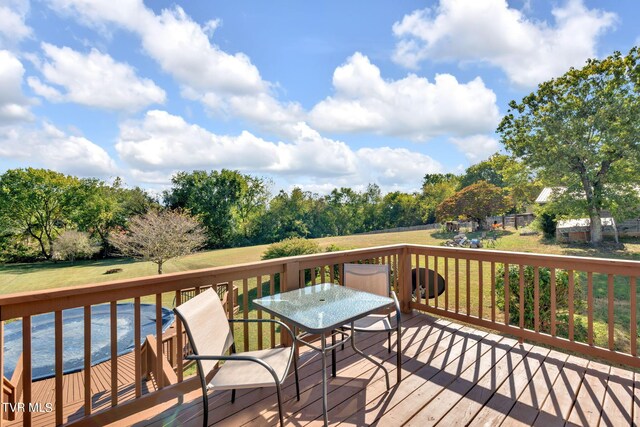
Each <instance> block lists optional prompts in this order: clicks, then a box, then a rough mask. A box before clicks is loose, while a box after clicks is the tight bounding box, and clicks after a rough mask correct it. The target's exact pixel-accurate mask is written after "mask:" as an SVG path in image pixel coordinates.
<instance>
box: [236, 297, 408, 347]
mask: <svg viewBox="0 0 640 427" xmlns="http://www.w3.org/2000/svg"><path fill="white" fill-rule="evenodd" d="M398 307H399V306H398ZM228 320H229V323H277V324H278V325H280V326H282V327H283V328H285V329H286V330H287V332H289V335H291V341H292V343H293V345H294V348H295V343H296V337H295V336H294V335H293V332H292V331H291V328H289V326H287V325H286V324H285V323H283V322H281V321H280V320H276V319H228Z"/></svg>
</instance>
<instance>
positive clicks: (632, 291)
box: [629, 277, 638, 356]
mask: <svg viewBox="0 0 640 427" xmlns="http://www.w3.org/2000/svg"><path fill="white" fill-rule="evenodd" d="M629 299H630V300H631V301H630V303H631V307H630V308H631V316H630V317H631V320H630V322H631V325H629V326H630V329H631V342H630V345H631V355H632V356H637V353H638V348H637V338H638V324H637V323H636V314H637V313H636V278H635V277H629Z"/></svg>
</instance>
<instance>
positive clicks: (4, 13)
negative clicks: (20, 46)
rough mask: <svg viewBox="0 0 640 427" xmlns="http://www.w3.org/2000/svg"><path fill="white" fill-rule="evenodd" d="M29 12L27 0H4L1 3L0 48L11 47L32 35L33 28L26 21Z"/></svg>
mask: <svg viewBox="0 0 640 427" xmlns="http://www.w3.org/2000/svg"><path fill="white" fill-rule="evenodd" d="M28 12H29V2H28V1H27V0H4V1H3V4H1V5H0V22H1V23H2V25H0V48H2V47H11V46H13V45H15V44H16V43H18V42H20V41H21V40H23V39H25V38H27V37H29V36H31V34H32V32H33V31H32V29H31V28H30V27H29V26H28V25H27V24H26V23H25V19H26V16H27V13H28Z"/></svg>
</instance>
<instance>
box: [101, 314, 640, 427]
mask: <svg viewBox="0 0 640 427" xmlns="http://www.w3.org/2000/svg"><path fill="white" fill-rule="evenodd" d="M403 329H404V332H403V335H402V341H403V367H402V369H403V380H402V382H401V383H400V384H396V383H395V378H396V375H395V354H394V353H393V351H392V352H391V353H388V351H387V348H386V335H385V334H370V335H365V334H360V335H359V340H358V342H359V344H360V345H359V347H360V348H361V349H363V350H364V351H365V352H367V353H368V354H372V355H374V356H375V357H378V358H382V359H386V362H385V363H386V366H387V367H388V368H389V369H390V379H391V381H392V383H391V386H392V387H391V389H390V390H389V391H387V390H386V387H385V382H384V378H383V373H382V372H381V370H379V369H375V366H374V365H372V364H371V363H369V362H367V361H366V360H364V359H363V358H361V357H359V356H357V355H355V354H354V353H353V351H352V350H351V349H350V348H349V347H348V346H347V347H346V348H345V350H343V351H338V375H337V377H336V378H331V379H330V380H329V408H330V409H329V421H330V423H331V424H332V425H337V424H342V425H357V426H362V425H379V426H399V425H407V426H425V425H436V424H438V425H445V426H450V425H453V426H457V425H487V426H497V425H503V426H516V425H543V426H545V427H548V426H555V425H615V426H619V425H631V424H632V423H633V424H636V425H640V374H635V377H634V373H633V372H631V371H628V370H625V369H620V368H615V367H610V366H608V365H604V364H601V363H597V362H591V361H588V360H586V359H584V358H581V357H576V356H570V355H568V354H565V353H562V352H559V351H555V350H549V349H546V348H542V347H539V346H534V345H530V344H519V343H518V341H517V340H515V339H511V338H508V337H503V336H500V335H496V334H491V333H487V332H484V331H479V330H476V329H473V328H470V327H466V326H465V327H463V326H462V325H460V324H457V323H452V322H450V321H447V320H443V319H439V320H438V319H434V318H433V317H430V316H427V315H424V314H417V313H414V314H412V315H407V316H406V317H405V318H404V323H403ZM392 344H393V343H392ZM393 345H395V344H393ZM300 362H301V363H300V368H299V372H300V388H301V399H300V401H299V402H297V401H296V399H295V385H294V382H293V376H291V377H290V378H288V379H287V381H286V383H285V387H284V389H283V394H284V399H285V402H284V411H285V423H286V424H287V425H295V426H303V425H321V424H322V418H321V416H322V405H321V378H320V375H319V371H320V369H321V368H320V360H319V358H318V357H317V356H316V357H312V355H311V354H310V353H309V352H303V353H302V354H301V359H300ZM184 401H185V402H187V403H182V404H180V405H177V406H175V407H173V408H171V409H169V410H165V411H164V412H162V413H160V414H158V412H157V411H153V410H148V411H145V412H141V413H139V414H136V415H135V416H132V417H129V418H125V419H121V420H118V422H117V423H114V425H118V426H122V425H137V426H166V425H189V426H190V425H193V426H199V425H202V421H201V420H202V418H201V413H202V412H201V410H202V406H201V405H202V403H201V398H200V393H199V392H192V393H190V394H189V395H186V396H185V399H184ZM209 410H210V416H209V420H210V423H211V424H212V425H213V424H215V425H220V426H240V425H247V426H264V425H273V426H275V425H277V424H278V414H277V401H276V396H275V389H274V388H265V389H248V390H238V395H237V399H236V402H235V403H234V404H231V403H230V392H219V393H215V394H213V395H212V396H211V398H210V408H209Z"/></svg>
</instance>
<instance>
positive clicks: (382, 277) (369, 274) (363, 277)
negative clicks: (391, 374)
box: [343, 264, 402, 381]
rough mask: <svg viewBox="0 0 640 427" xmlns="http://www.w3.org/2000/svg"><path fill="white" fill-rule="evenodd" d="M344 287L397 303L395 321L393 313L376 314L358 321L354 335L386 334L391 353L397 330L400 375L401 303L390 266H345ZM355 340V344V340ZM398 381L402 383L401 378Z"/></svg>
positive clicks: (345, 326)
mask: <svg viewBox="0 0 640 427" xmlns="http://www.w3.org/2000/svg"><path fill="white" fill-rule="evenodd" d="M344 286H346V287H348V288H353V289H357V290H359V291H365V292H370V293H372V294H377V295H381V296H385V297H387V296H391V297H392V298H393V300H394V301H395V321H394V320H393V319H392V317H391V313H386V314H385V313H374V314H370V315H368V316H366V317H363V318H362V319H358V320H356V321H355V322H354V327H353V331H354V335H355V332H386V333H387V339H388V343H389V345H388V352H389V353H391V333H392V332H393V331H394V330H395V331H396V352H397V369H398V375H399V373H400V370H401V366H402V358H401V343H400V342H401V336H400V328H401V315H400V303H399V302H398V297H397V296H396V293H395V292H393V290H391V284H390V281H389V266H388V265H385V264H345V265H344ZM344 328H347V329H350V328H351V325H344ZM353 339H354V342H355V338H353ZM354 347H355V345H354ZM343 348H344V345H343ZM398 381H400V377H399V376H398Z"/></svg>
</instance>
